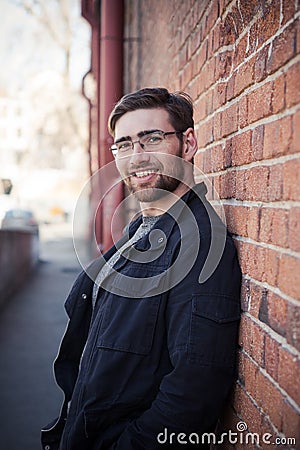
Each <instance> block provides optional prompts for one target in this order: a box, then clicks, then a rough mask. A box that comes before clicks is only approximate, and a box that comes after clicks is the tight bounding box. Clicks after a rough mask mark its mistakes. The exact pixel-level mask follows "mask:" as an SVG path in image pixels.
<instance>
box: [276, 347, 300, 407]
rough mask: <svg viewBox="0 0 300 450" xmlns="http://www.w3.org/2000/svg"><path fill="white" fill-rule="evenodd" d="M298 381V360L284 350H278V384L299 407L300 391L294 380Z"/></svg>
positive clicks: (299, 375) (299, 369) (299, 371)
mask: <svg viewBox="0 0 300 450" xmlns="http://www.w3.org/2000/svg"><path fill="white" fill-rule="evenodd" d="M299 379H300V359H299V358H297V356H295V355H293V354H292V353H290V352H289V351H288V350H287V349H286V348H284V347H281V348H280V349H279V367H278V382H279V385H280V386H281V387H282V388H283V389H284V390H285V391H286V392H287V394H288V395H289V396H290V397H291V398H292V399H293V400H294V401H295V402H296V403H297V404H298V405H299V404H300V390H299V385H298V383H295V380H299Z"/></svg>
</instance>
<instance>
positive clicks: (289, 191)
mask: <svg viewBox="0 0 300 450" xmlns="http://www.w3.org/2000/svg"><path fill="white" fill-rule="evenodd" d="M299 174H300V159H293V160H290V161H286V162H285V163H284V164H283V167H282V175H283V199H284V200H298V201H299V200H300V183H299V180H300V175H299Z"/></svg>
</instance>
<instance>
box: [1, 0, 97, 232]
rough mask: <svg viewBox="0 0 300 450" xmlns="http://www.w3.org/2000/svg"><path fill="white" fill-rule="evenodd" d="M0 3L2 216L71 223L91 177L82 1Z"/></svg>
mask: <svg viewBox="0 0 300 450" xmlns="http://www.w3.org/2000/svg"><path fill="white" fill-rule="evenodd" d="M0 6H1V27H0V55H1V61H2V69H1V73H0V221H2V220H3V218H4V215H5V212H6V211H7V210H14V209H17V210H31V211H32V212H33V214H34V216H35V218H36V220H37V221H38V222H39V223H40V224H51V223H55V222H56V223H57V222H59V221H61V222H63V221H69V220H70V219H71V215H72V211H73V209H74V203H75V201H76V197H77V196H78V194H79V191H80V188H81V187H82V185H83V182H84V181H85V180H86V178H87V176H88V162H87V152H86V147H87V138H88V104H87V102H86V100H85V99H84V97H83V96H82V94H81V85H82V78H83V76H84V74H85V73H86V72H87V71H88V68H89V65H90V27H89V25H88V24H87V22H86V21H85V20H84V19H83V18H82V17H81V9H80V7H81V5H80V1H79V0H78V1H72V2H70V1H68V0H61V1H51V2H45V1H42V0H40V1H38V0H24V1H23V0H0ZM16 214H17V215H18V213H17V212H16ZM20 214H21V213H20V212H19V215H20Z"/></svg>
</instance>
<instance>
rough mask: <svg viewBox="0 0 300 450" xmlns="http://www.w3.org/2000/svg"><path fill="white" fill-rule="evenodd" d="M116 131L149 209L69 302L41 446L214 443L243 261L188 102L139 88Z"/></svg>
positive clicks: (96, 448)
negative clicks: (202, 177)
mask: <svg viewBox="0 0 300 450" xmlns="http://www.w3.org/2000/svg"><path fill="white" fill-rule="evenodd" d="M109 129H110V132H111V134H112V136H113V137H114V145H112V148H111V150H112V151H113V153H114V155H115V161H116V165H117V168H118V170H119V172H120V174H121V176H122V178H123V179H124V181H125V183H126V185H127V187H128V189H129V191H130V192H131V193H132V194H133V195H134V196H135V197H136V198H137V199H138V200H139V202H140V205H141V212H142V214H141V216H140V217H138V218H137V219H136V220H134V221H133V222H132V223H130V225H129V227H128V231H127V232H126V233H125V235H124V237H123V238H121V240H120V241H119V242H118V243H117V244H116V245H115V246H113V247H112V248H111V249H110V250H109V251H108V252H107V253H106V254H104V255H103V256H102V257H101V258H100V259H98V260H96V261H94V262H93V263H92V264H91V266H90V267H89V268H88V269H87V271H86V272H83V273H82V274H80V275H79V277H78V279H77V280H76V282H75V284H74V286H73V288H72V290H71V293H70V295H69V297H68V299H67V301H66V310H67V313H68V315H69V317H70V321H69V324H68V327H67V331H66V333H65V336H64V338H63V340H62V343H61V348H60V352H59V355H58V357H57V359H56V361H55V375H56V380H57V383H58V385H59V386H60V387H61V388H62V389H63V391H64V393H65V401H64V404H63V406H62V410H61V414H60V418H59V419H58V421H55V422H53V424H51V425H50V426H48V427H47V429H46V430H43V432H42V441H43V445H44V449H45V450H52V449H57V448H59V450H89V449H91V450H101V449H110V450H112V449H114V450H131V449H132V450H141V449H145V450H151V449H156V448H161V447H164V446H165V447H171V448H182V446H183V448H184V446H185V448H195V447H197V444H198V446H201V444H202V443H203V444H206V446H205V448H208V447H207V443H208V442H209V441H208V439H209V437H208V436H207V435H206V434H205V433H212V432H213V431H214V429H215V426H216V423H217V420H218V418H219V416H220V413H221V410H222V407H223V405H224V402H225V400H226V398H227V396H228V393H229V391H230V388H231V386H232V384H233V380H234V375H235V354H236V346H237V334H238V323H239V316H240V306H239V292H240V269H239V265H238V261H237V256H236V251H235V247H234V244H233V242H232V240H231V238H230V236H229V235H228V234H227V233H226V229H225V227H224V225H223V224H222V222H221V220H220V219H219V218H218V216H217V215H216V213H215V212H214V210H213V209H212V207H211V205H210V204H209V203H208V201H207V200H206V198H205V194H206V188H205V185H204V184H203V183H201V184H199V185H195V181H194V176H193V159H194V155H195V153H196V151H197V140H196V136H195V132H194V122H193V107H192V103H191V100H190V98H189V97H188V96H187V95H186V94H184V93H174V94H171V93H169V92H168V91H167V90H166V89H163V88H147V89H142V90H139V91H137V92H135V93H132V94H128V95H126V96H124V97H123V98H122V99H121V100H120V102H119V103H118V104H117V105H116V106H115V108H114V109H113V111H112V113H111V116H110V118H109ZM211 442H213V441H211ZM195 444H196V445H195ZM201 448H204V445H203V447H201Z"/></svg>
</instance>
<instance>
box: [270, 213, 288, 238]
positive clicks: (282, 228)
mask: <svg viewBox="0 0 300 450" xmlns="http://www.w3.org/2000/svg"><path fill="white" fill-rule="evenodd" d="M288 218H289V211H288V210H287V209H283V208H273V209H272V232H271V242H272V243H273V244H274V245H278V246H280V247H287V246H288V232H289V230H288V226H289V219H288Z"/></svg>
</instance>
